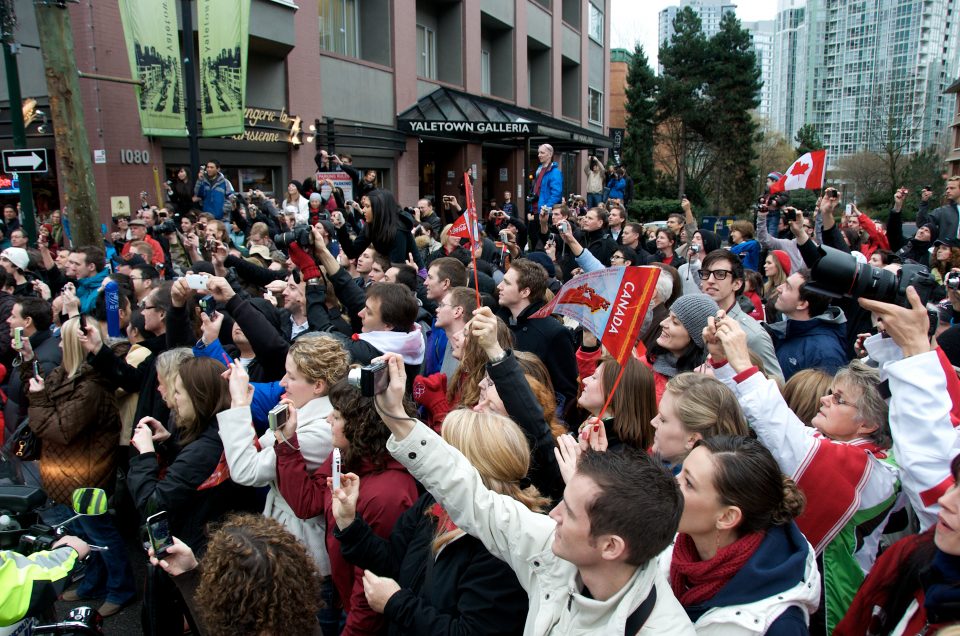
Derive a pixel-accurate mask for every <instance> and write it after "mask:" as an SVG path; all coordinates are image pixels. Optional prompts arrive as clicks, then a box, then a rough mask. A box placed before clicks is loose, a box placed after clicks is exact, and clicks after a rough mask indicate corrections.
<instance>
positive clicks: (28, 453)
mask: <svg viewBox="0 0 960 636" xmlns="http://www.w3.org/2000/svg"><path fill="white" fill-rule="evenodd" d="M41 446H42V440H41V439H40V438H39V437H37V435H36V434H35V433H34V432H33V431H31V430H30V418H29V417H28V418H26V419H24V420H23V421H22V422H21V423H20V424H19V426H17V430H15V431H14V432H13V435H11V436H10V442H9V443H8V444H7V452H8V453H9V454H10V455H12V456H13V457H16V458H17V459H19V460H20V461H23V462H32V461H34V460H37V459H40V450H41Z"/></svg>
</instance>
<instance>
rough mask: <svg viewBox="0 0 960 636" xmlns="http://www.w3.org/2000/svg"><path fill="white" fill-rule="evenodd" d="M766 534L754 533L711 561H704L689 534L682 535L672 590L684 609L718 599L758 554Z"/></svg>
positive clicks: (673, 565)
mask: <svg viewBox="0 0 960 636" xmlns="http://www.w3.org/2000/svg"><path fill="white" fill-rule="evenodd" d="M764 536H766V532H753V533H751V534H748V535H747V536H745V537H743V538H741V539H738V540H736V541H734V542H733V543H731V544H730V545H728V546H727V547H725V548H720V550H718V551H717V554H716V556H714V557H713V558H712V559H710V560H709V561H701V560H700V555H699V554H697V546H696V545H694V543H693V539H692V538H690V535H688V534H683V533H681V534H678V535H677V541H676V543H674V545H673V560H672V561H671V562H670V587H672V588H673V594H674V595H675V596H676V597H677V600H679V601H680V604H681V605H683V606H684V607H691V606H693V605H699V604H700V603H703V602H704V601H706V600H709V599H711V598H713V597H714V596H716V594H717V592H719V591H720V589H721V588H722V587H723V586H724V585H726V584H727V583H728V582H729V581H730V579H732V578H733V575H734V574H736V573H737V572H739V571H740V568H742V567H743V565H744V564H745V563H746V562H747V561H749V560H750V557H752V556H753V553H754V552H756V551H757V548H759V547H760V544H761V543H762V542H763V538H764Z"/></svg>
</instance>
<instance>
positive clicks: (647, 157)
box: [623, 44, 657, 192]
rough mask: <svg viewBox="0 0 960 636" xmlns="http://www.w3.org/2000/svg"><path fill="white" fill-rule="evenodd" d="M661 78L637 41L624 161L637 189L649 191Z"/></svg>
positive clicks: (629, 79)
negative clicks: (657, 98) (655, 73)
mask: <svg viewBox="0 0 960 636" xmlns="http://www.w3.org/2000/svg"><path fill="white" fill-rule="evenodd" d="M656 94H657V78H656V76H655V75H654V73H653V69H652V68H650V62H649V61H648V60H647V56H646V54H645V53H644V51H643V47H642V46H641V45H639V44H637V45H636V48H634V51H633V57H632V59H631V60H630V67H629V69H628V70H627V89H626V106H625V107H626V111H627V123H626V126H627V129H626V134H625V135H624V140H623V163H624V165H625V166H626V167H627V171H628V172H629V173H630V176H632V177H633V187H634V191H636V192H649V191H650V190H651V188H652V187H653V184H654V181H655V178H656V175H655V174H654V169H653V131H654V126H655V124H656V116H657V103H656Z"/></svg>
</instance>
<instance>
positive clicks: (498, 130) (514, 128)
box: [400, 120, 537, 137]
mask: <svg viewBox="0 0 960 636" xmlns="http://www.w3.org/2000/svg"><path fill="white" fill-rule="evenodd" d="M400 128H401V129H402V130H404V131H407V132H411V133H416V134H420V135H499V136H505V137H513V136H525V135H536V134H537V124H533V123H530V122H512V121H431V120H422V121H409V120H406V121H401V122H400Z"/></svg>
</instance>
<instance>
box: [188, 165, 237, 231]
mask: <svg viewBox="0 0 960 636" xmlns="http://www.w3.org/2000/svg"><path fill="white" fill-rule="evenodd" d="M231 193H233V185H232V184H231V183H230V182H229V181H227V178H226V177H225V176H223V174H222V173H221V174H218V175H217V177H216V179H214V180H213V181H212V182H211V181H210V180H209V179H207V177H206V175H204V177H203V178H202V179H197V185H196V186H195V187H194V189H193V194H194V196H198V197H200V199H201V201H202V205H203V211H204V212H209V213H210V214H212V215H213V217H214V218H215V219H217V220H218V221H219V220H220V219H222V218H223V206H224V204H225V203H226V202H227V195H229V194H231Z"/></svg>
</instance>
